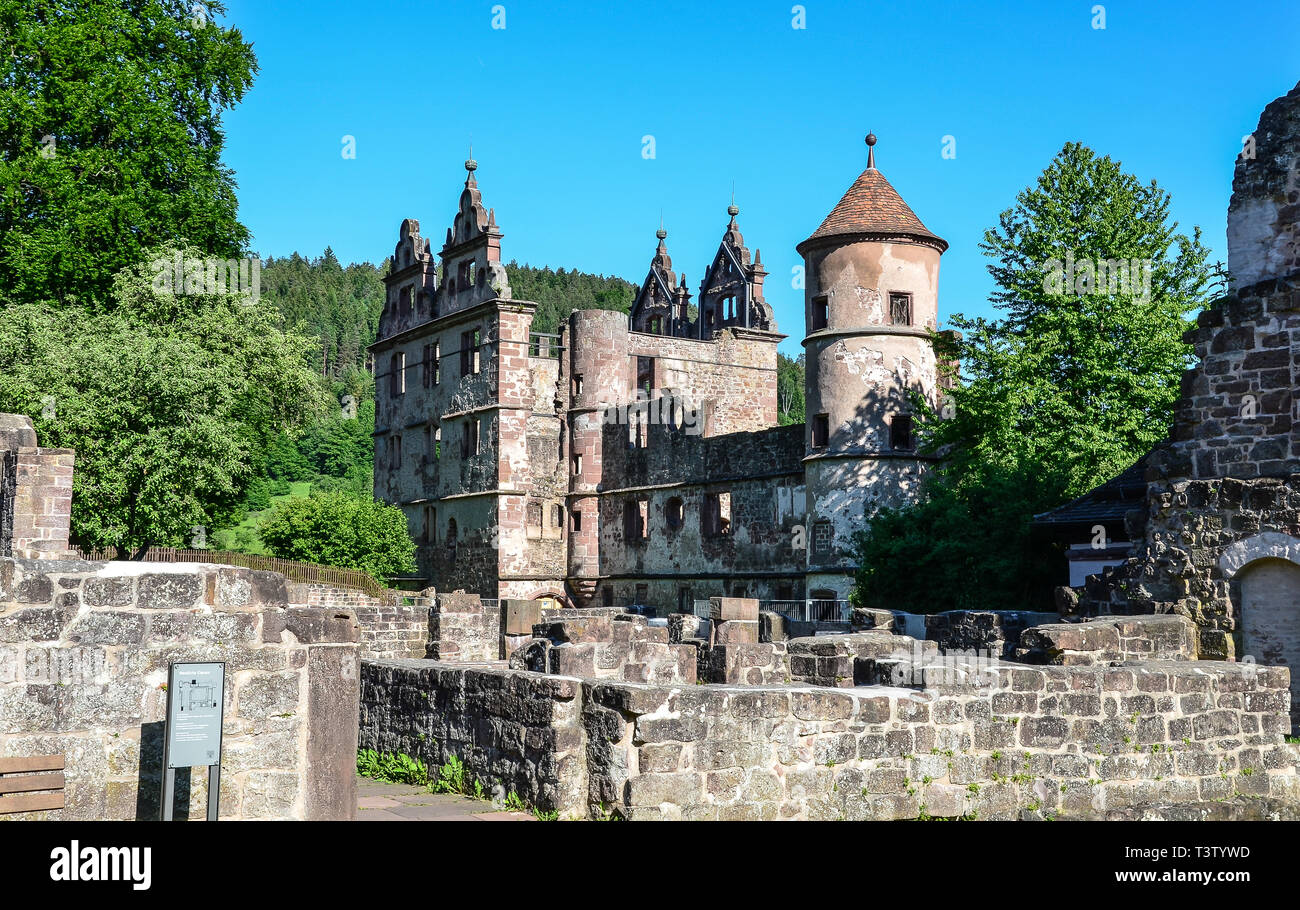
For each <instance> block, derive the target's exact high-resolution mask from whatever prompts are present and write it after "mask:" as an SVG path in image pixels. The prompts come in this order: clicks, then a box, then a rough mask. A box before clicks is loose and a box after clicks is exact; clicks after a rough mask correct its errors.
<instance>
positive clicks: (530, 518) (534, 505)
mask: <svg viewBox="0 0 1300 910" xmlns="http://www.w3.org/2000/svg"><path fill="white" fill-rule="evenodd" d="M525 512H526V522H525V523H526V524H527V526H528V536H529V537H540V536H541V535H542V504H541V503H540V502H530V503H528V505H527V506H526V507H525Z"/></svg>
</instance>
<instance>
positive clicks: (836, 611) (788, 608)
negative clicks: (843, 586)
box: [758, 600, 852, 626]
mask: <svg viewBox="0 0 1300 910" xmlns="http://www.w3.org/2000/svg"><path fill="white" fill-rule="evenodd" d="M758 608H759V609H760V610H768V611H770V612H772V613H776V614H778V615H780V616H783V617H785V618H786V619H787V620H789V621H790V622H812V623H834V624H840V625H846V626H847V625H848V624H849V614H850V612H851V610H852V607H851V606H850V605H849V602H848V601H847V600H760V601H759V602H758Z"/></svg>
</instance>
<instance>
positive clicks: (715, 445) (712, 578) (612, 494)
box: [599, 425, 806, 615]
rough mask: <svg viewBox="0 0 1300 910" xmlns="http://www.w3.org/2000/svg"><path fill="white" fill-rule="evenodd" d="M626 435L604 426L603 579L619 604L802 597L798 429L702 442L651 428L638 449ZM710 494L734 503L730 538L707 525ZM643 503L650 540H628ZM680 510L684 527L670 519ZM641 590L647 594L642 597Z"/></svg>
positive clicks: (661, 605) (666, 605) (670, 605)
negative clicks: (631, 512) (627, 517)
mask: <svg viewBox="0 0 1300 910" xmlns="http://www.w3.org/2000/svg"><path fill="white" fill-rule="evenodd" d="M625 432H626V428H625V427H622V426H607V427H606V428H605V442H604V452H605V461H604V477H605V479H604V482H603V484H602V493H601V495H600V497H599V505H600V512H599V515H600V536H599V553H600V576H601V579H602V583H603V584H605V585H607V586H609V587H610V588H611V589H612V590H613V595H614V598H615V601H614V602H615V603H618V604H625V603H632V602H633V601H635V600H638V599H640V600H643V601H644V602H647V603H649V604H651V605H654V606H656V607H657V608H658V609H659V611H660V613H661V614H662V615H666V614H667V613H669V612H672V611H674V610H690V608H691V602H692V601H693V600H696V599H705V598H708V597H711V596H716V595H732V594H737V595H738V596H747V597H762V598H765V599H772V600H775V599H782V598H784V599H799V598H802V597H803V595H804V591H803V567H804V560H805V551H804V545H805V543H806V535H805V534H804V533H803V532H802V531H800V530H799V529H801V528H802V527H803V524H804V521H805V498H804V484H803V468H802V464H801V461H800V460H801V458H802V432H801V428H800V427H797V426H792V427H774V428H772V429H768V430H764V431H762V432H758V433H734V434H730V435H727V436H715V437H703V436H691V435H687V434H684V433H680V432H675V431H674V430H672V429H671V428H670V427H667V426H663V425H657V426H656V425H652V426H651V427H650V434H649V438H648V445H647V446H646V447H645V448H634V449H629V448H628V447H627V446H626V443H625V442H624V440H623V438H622V436H621V435H620V434H625ZM710 494H727V495H728V496H729V510H730V518H729V524H728V527H727V529H726V533H723V534H713V533H710V531H711V529H710V528H707V527H706V523H705V515H706V510H707V509H708V504H707V500H708V497H709V496H710ZM643 499H644V500H646V501H647V505H646V516H647V520H648V523H647V529H646V535H645V537H644V538H637V537H635V536H633V537H629V536H628V534H627V531H628V530H629V529H628V528H627V527H626V525H625V521H624V514H625V509H628V508H631V506H629V505H628V504H629V503H631V504H632V506H637V504H638V502H639V501H640V500H643ZM678 503H680V509H679V510H678V511H679V514H680V516H681V521H680V524H679V525H677V526H674V525H673V524H672V522H670V520H669V518H670V512H671V511H672V510H675V509H677V504H678ZM637 507H638V510H639V506H637ZM638 585H641V586H644V588H645V592H646V593H645V596H644V597H642V598H638V596H637V589H638ZM737 585H743V586H744V590H743V592H738V589H737ZM783 589H784V590H783Z"/></svg>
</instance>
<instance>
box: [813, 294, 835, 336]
mask: <svg viewBox="0 0 1300 910" xmlns="http://www.w3.org/2000/svg"><path fill="white" fill-rule="evenodd" d="M830 311H831V310H830V300H829V298H827V296H826V295H825V294H819V295H818V296H816V297H814V298H813V300H812V330H813V331H814V332H816V331H817V330H818V329H824V328H826V326H827V325H829V324H830Z"/></svg>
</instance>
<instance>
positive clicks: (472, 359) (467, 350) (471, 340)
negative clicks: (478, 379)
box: [460, 329, 482, 376]
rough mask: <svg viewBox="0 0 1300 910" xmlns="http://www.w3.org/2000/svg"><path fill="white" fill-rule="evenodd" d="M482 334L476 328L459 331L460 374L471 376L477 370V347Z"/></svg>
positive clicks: (480, 341)
mask: <svg viewBox="0 0 1300 910" xmlns="http://www.w3.org/2000/svg"><path fill="white" fill-rule="evenodd" d="M481 343H482V336H481V335H480V333H479V330H478V329H475V330H474V331H472V332H461V333H460V375H462V376H472V375H474V374H475V373H477V372H478V371H479V347H480V345H481Z"/></svg>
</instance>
